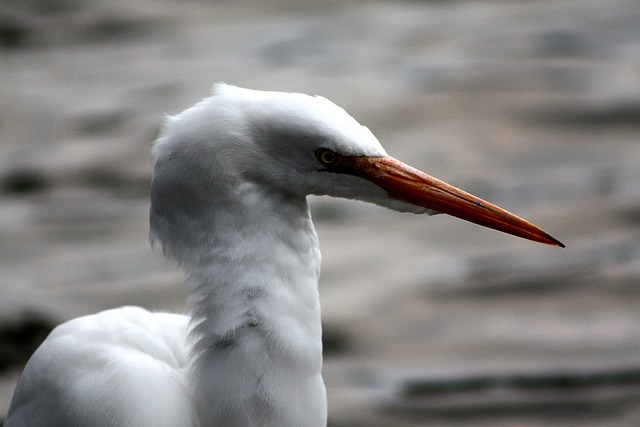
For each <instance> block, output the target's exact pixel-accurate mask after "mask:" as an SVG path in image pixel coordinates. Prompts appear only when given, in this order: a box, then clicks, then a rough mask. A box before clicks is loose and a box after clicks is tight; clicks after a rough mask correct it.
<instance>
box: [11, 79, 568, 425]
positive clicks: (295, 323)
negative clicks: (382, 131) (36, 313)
mask: <svg viewBox="0 0 640 427" xmlns="http://www.w3.org/2000/svg"><path fill="white" fill-rule="evenodd" d="M153 154H154V159H155V169H154V177H153V181H152V189H151V214H150V222H151V239H152V241H154V242H158V243H159V244H160V245H161V246H162V249H163V251H164V252H165V254H166V255H167V256H169V257H171V258H173V259H175V260H176V261H177V262H178V263H179V264H180V265H181V267H182V268H183V269H184V270H185V272H186V274H187V277H188V281H189V282H190V283H191V285H192V290H191V292H190V302H191V305H192V311H191V313H190V315H189V316H188V317H187V316H181V315H174V314H166V313H150V312H148V311H146V310H143V309H141V308H136V307H124V308H120V309H114V310H107V311H104V312H101V313H98V314H96V315H92V316H85V317H81V318H78V319H74V320H71V321H69V322H67V323H65V324H63V325H60V326H59V327H57V328H56V329H55V330H54V331H53V332H52V333H51V334H50V336H49V337H48V338H47V340H46V341H45V342H44V343H43V344H42V346H41V347H40V348H39V349H38V350H37V351H36V353H35V354H34V355H33V357H32V358H31V359H30V361H29V362H28V364H27V366H26V368H25V370H24V372H23V374H22V377H21V379H20V382H19V384H18V387H17V389H16V392H15V395H14V398H13V401H12V403H11V407H10V411H9V415H8V419H7V421H6V424H5V426H7V427H16V426H30V427H33V426H77V427H83V426H101V427H104V426H114V427H115V426H118V427H122V426H131V427H133V426H136V427H140V426H154V427H158V426H202V427H204V426H214V427H215V426H240V427H241V426H279V427H286V426H306V427H313V426H324V425H326V422H327V404H326V393H325V387H324V383H323V381H322V376H321V369H322V342H321V322H320V305H319V301H318V290H317V283H318V277H319V272H320V252H319V248H318V241H317V237H316V234H315V230H314V227H313V223H312V221H311V216H310V214H309V209H308V206H307V202H306V196H307V195H309V194H316V195H325V194H326V195H332V196H336V197H345V198H353V199H360V200H365V201H369V202H373V203H377V204H379V205H382V206H386V207H389V208H392V209H395V210H399V211H409V212H414V213H423V212H428V213H437V212H443V213H448V214H451V215H454V216H458V217H461V218H463V219H467V220H470V221H472V222H476V223H478V224H481V225H484V226H488V227H491V228H495V229H498V230H501V231H505V232H507V233H511V234H514V235H518V236H521V237H524V238H527V239H531V240H536V241H539V242H542V243H547V244H552V245H558V246H562V244H561V243H560V242H559V241H557V240H556V239H554V238H553V237H551V236H549V235H548V234H546V233H544V232H543V231H541V230H540V229H538V228H537V227H535V226H533V225H532V224H530V223H528V222H526V221H524V220H522V219H520V218H518V217H516V216H514V215H512V214H509V213H508V212H506V211H504V210H502V209H500V208H498V207H496V206H493V205H491V204H489V203H487V202H485V201H482V200H480V199H478V198H475V197H474V196H471V195H469V194H468V193H465V192H463V191H461V190H459V189H456V188H455V187H452V186H449V185H447V184H445V183H443V182H441V181H438V180H436V179H434V178H432V177H429V176H428V175H426V174H423V173H421V172H419V171H416V170H415V169H412V168H410V167H408V166H406V165H404V164H402V163H400V162H398V161H397V160H395V159H393V158H391V157H389V156H387V154H386V152H385V151H384V149H383V148H382V146H381V145H380V143H379V142H378V141H377V139H376V138H375V137H374V136H373V134H372V133H371V132H370V131H369V130H368V129H367V128H365V127H363V126H361V125H359V124H358V123H357V122H356V121H355V120H354V119H353V118H352V117H351V116H349V115H348V114H347V113H346V112H345V111H344V110H342V109H341V108H339V107H337V106H336V105H335V104H333V103H331V102H330V101H327V100H326V99H324V98H320V97H310V96H307V95H302V94H288V93H278V92H260V91H252V90H247V89H241V88H236V87H231V86H226V85H217V86H216V88H215V91H214V95H213V96H212V97H210V98H206V99H205V100H203V101H202V102H200V103H198V104H196V105H195V106H194V107H192V108H189V109H187V110H186V111H184V112H183V113H181V114H179V115H178V116H176V117H171V118H168V119H167V121H166V125H165V129H164V130H163V132H162V134H161V136H160V138H159V139H158V140H157V142H156V144H155V146H154V149H153Z"/></svg>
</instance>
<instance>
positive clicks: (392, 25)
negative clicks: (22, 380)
mask: <svg viewBox="0 0 640 427" xmlns="http://www.w3.org/2000/svg"><path fill="white" fill-rule="evenodd" d="M216 81H224V82H226V83H230V84H235V85H240V86H246V87H250V88H255V89H273V90H283V91H300V92H306V93H310V94H320V95H323V96H325V97H327V98H329V99H331V100H333V101H334V102H336V103H337V104H338V105H341V106H343V107H344V108H345V109H346V110H347V111H349V112H350V113H351V114H352V115H353V116H354V117H356V119H358V120H359V121H360V122H361V123H362V124H364V125H367V126H368V127H370V128H371V130H372V131H373V133H374V134H376V135H377V136H378V138H379V140H380V141H381V142H382V144H383V145H384V146H385V147H386V148H387V151H388V152H389V153H390V154H391V155H393V156H395V157H397V158H399V159H401V160H404V161H406V162H408V163H410V164H412V165H413V166H416V167H418V168H420V169H422V170H424V171H426V172H428V173H430V174H432V175H434V176H437V177H439V178H441V179H443V180H446V181H448V182H450V183H452V184H454V185H456V186H459V187H461V188H464V189H466V190H468V191H470V192H472V193H475V194H477V195H478V196H480V197H483V198H486V199H488V200H489V201H492V202H494V203H497V204H499V205H501V206H503V207H504V208H506V209H508V210H510V211H512V212H514V213H517V214H519V215H521V216H523V217H525V218H527V219H529V220H531V221H533V222H534V223H536V224H537V225H539V226H541V227H542V228H544V229H545V230H546V231H548V232H549V233H551V234H553V235H554V236H556V237H557V238H558V239H560V240H561V241H563V242H564V243H565V244H566V245H567V248H566V249H558V248H552V247H545V246H542V245H537V244H534V243H531V242H528V241H524V240H520V239H517V238H514V237H510V236H506V235H503V234H501V233H498V232H495V231H490V230H485V229H482V228H480V227H477V226H474V225H470V224H467V223H463V222H461V221H459V220H456V219H453V218H450V217H444V216H438V217H433V218H428V217H423V216H413V215H409V214H398V213H394V212H389V211H385V210H384V209H381V208H377V207H375V206H369V205H366V204H362V203H355V202H345V201H340V200H333V199H320V198H318V199H313V200H311V203H312V208H313V214H314V218H315V221H316V226H317V229H318V233H319V236H320V240H321V246H322V250H323V276H322V279H321V284H320V288H321V289H320V292H321V297H322V304H323V320H324V330H325V380H326V383H327V387H328V394H329V405H330V411H329V419H330V425H331V426H374V427H376V426H420V425H439V426H454V425H471V426H516V425H517V426H521V425H527V426H536V425H539V426H543V425H556V426H558V425H560V426H562V425H567V426H571V425H582V426H637V425H640V406H639V404H640V3H639V2H638V1H637V0H512V1H507V0H504V1H500V0H480V1H455V0H451V1H446V0H440V1H426V0H425V1H418V0H413V1H409V0H406V1H401V0H397V1H364V0H347V1H343V0H340V1H338V0H335V1H331V0H330V1H323V2H315V1H311V0H308V1H293V0H279V1H275V0H274V1H257V0H237V1H233V0H227V1H213V0H211V1H206V0H138V1H135V2H132V1H129V0H2V2H1V3H0V419H2V417H3V415H4V414H5V413H6V410H7V407H8V405H9V402H10V396H11V394H12V392H13V387H14V385H15V381H16V380H17V378H18V376H19V373H20V369H21V367H22V366H23V365H24V363H25V361H26V358H27V357H28V355H29V354H30V353H31V352H32V351H33V349H34V348H35V346H36V345H37V344H38V343H39V342H40V341H41V340H42V339H43V337H44V336H46V334H47V333H48V331H49V330H50V329H51V328H52V327H53V326H54V325H56V324H58V323H59V322H62V321H64V320H67V319H69V318H71V317H75V316H79V315H83V314H87V313H93V312H96V311H99V310H102V309H106V308H111V307H116V306H120V305H125V304H136V305H142V306H144V307H147V308H150V309H158V310H171V311H184V310H185V309H186V307H185V303H184V298H185V295H186V292H187V287H186V285H184V284H183V278H182V274H181V273H180V271H178V269H177V267H176V266H175V265H173V264H172V263H170V262H168V261H165V260H164V259H163V258H162V256H161V255H160V254H158V253H154V252H152V251H151V249H150V248H149V244H148V240H147V233H148V224H147V215H148V206H149V202H148V189H149V180H150V176H151V162H150V158H149V148H150V146H151V143H152V141H153V140H154V138H155V137H156V135H157V133H158V129H159V127H160V125H161V122H162V118H163V115H164V114H165V113H168V114H174V113H178V112H180V111H182V110H183V109H185V108H186V107H188V106H190V105H191V104H193V103H195V102H196V101H198V100H199V99H201V98H202V97H204V96H206V95H207V94H208V92H209V89H210V87H211V85H212V84H213V83H214V82H216Z"/></svg>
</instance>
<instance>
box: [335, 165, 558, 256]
mask: <svg viewBox="0 0 640 427" xmlns="http://www.w3.org/2000/svg"><path fill="white" fill-rule="evenodd" d="M339 163H340V167H341V168H344V169H348V170H349V172H350V173H352V174H355V175H358V176H361V177H363V178H366V179H368V180H369V181H371V182H373V183H375V184H376V185H378V186H380V187H382V188H384V189H385V190H386V191H387V192H388V193H389V196H390V197H392V198H394V199H396V200H400V201H403V202H406V203H410V204H412V205H416V206H420V207H423V208H426V209H429V210H432V211H436V212H440V213H445V214H448V215H451V216H455V217H457V218H460V219H464V220H466V221H469V222H473V223H475V224H478V225H482V226H484V227H488V228H492V229H494V230H499V231H502V232H505V233H508V234H511V235H514V236H518V237H522V238H524V239H528V240H533V241H534V242H539V243H544V244H547V245H553V246H560V247H561V248H564V247H565V246H564V244H562V242H560V241H559V240H558V239H556V238H555V237H553V236H551V235H549V234H547V233H545V232H544V231H542V230H541V229H540V228H538V227H536V226H535V225H533V224H531V223H530V222H529V221H526V220H524V219H522V218H520V217H518V216H516V215H514V214H512V213H510V212H507V211H506V210H504V209H502V208H500V207H498V206H496V205H493V204H491V203H489V202H486V201H484V200H482V199H480V198H479V197H476V196H474V195H472V194H469V193H467V192H466V191H463V190H460V189H459V188H456V187H454V186H452V185H449V184H447V183H446V182H443V181H440V180H438V179H436V178H434V177H432V176H429V175H427V174H426V173H423V172H420V171H419V170H417V169H414V168H412V167H411V166H408V165H406V164H404V163H402V162H400V161H398V160H396V159H394V158H393V157H361V156H353V157H350V156H344V157H341V158H340V159H339Z"/></svg>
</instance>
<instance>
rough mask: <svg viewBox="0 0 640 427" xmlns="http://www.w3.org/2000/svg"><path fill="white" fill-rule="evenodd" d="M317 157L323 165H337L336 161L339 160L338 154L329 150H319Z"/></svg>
mask: <svg viewBox="0 0 640 427" xmlns="http://www.w3.org/2000/svg"><path fill="white" fill-rule="evenodd" d="M316 155H317V156H318V160H319V161H320V163H322V164H323V165H330V164H332V163H335V161H336V160H337V159H338V156H337V155H336V153H334V152H333V151H331V150H327V149H322V150H318V152H317V154H316Z"/></svg>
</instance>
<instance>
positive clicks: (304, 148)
mask: <svg viewBox="0 0 640 427" xmlns="http://www.w3.org/2000/svg"><path fill="white" fill-rule="evenodd" d="M154 153H155V158H156V172H157V171H158V164H160V163H163V162H166V161H167V159H172V161H173V162H174V163H175V162H177V161H179V162H180V164H182V166H183V167H189V168H190V172H189V173H190V174H192V175H193V177H195V178H193V177H192V178H190V180H191V181H192V182H193V181H197V182H198V183H199V184H197V183H194V184H192V186H193V185H199V186H201V187H202V188H205V189H206V188H210V189H213V188H216V189H219V188H223V189H226V190H225V191H229V190H230V188H229V187H234V186H238V185H244V184H247V185H251V186H254V187H255V188H261V189H263V190H264V191H268V192H274V193H279V194H281V195H285V196H290V197H302V198H303V197H305V196H307V195H309V194H314V195H329V196H335V197H342V198H350V199H357V200H363V201H367V202H371V203H375V204H378V205H381V206H384V207H387V208H390V209H394V210H398V211H405V212H413V213H428V214H437V213H444V214H448V215H452V216H454V217H457V218H460V219H463V220H466V221H470V222H473V223H476V224H479V225H482V226H485V227H488V228H492V229H495V230H499V231H502V232H505V233H508V234H512V235H515V236H519V237H523V238H525V239H529V240H533V241H536V242H540V243H545V244H550V245H555V246H561V247H564V245H563V244H562V243H561V242H560V241H558V240H557V239H555V238H554V237H552V236H550V235H549V234H547V233H545V232H544V231H542V230H541V229H539V228H538V227H536V226H535V225H533V224H531V223H530V222H528V221H526V220H524V219H522V218H519V217H517V216H516V215H514V214H511V213H509V212H507V211H506V210H504V209H502V208H500V207H498V206H496V205H493V204H491V203H489V202H487V201H485V200H482V199H480V198H478V197H476V196H473V195H471V194H469V193H467V192H465V191H463V190H461V189H459V188H456V187H454V186H452V185H449V184H447V183H445V182H443V181H440V180H438V179H436V178H434V177H432V176H430V175H428V174H426V173H424V172H421V171H419V170H417V169H414V168H412V167H411V166H408V165H406V164H404V163H402V162H401V161H399V160H396V159H394V158H393V157H391V156H389V155H388V154H387V153H386V151H385V150H384V148H383V147H382V145H381V144H380V143H379V141H378V140H377V139H376V137H375V136H374V135H373V134H372V133H371V132H370V131H369V129H368V128H366V127H364V126H362V125H360V124H359V123H358V122H357V121H356V120H355V119H354V118H353V117H351V116H350V115H349V114H348V113H347V112H345V110H343V109H342V108H340V107H338V106H337V105H335V104H334V103H332V102H330V101H328V100H327V99H325V98H322V97H317V96H316V97H313V96H308V95H303V94H297V93H282V92H264V91H254V90H249V89H242V88H238V87H233V86H227V85H223V84H218V85H216V87H215V89H214V94H213V96H211V97H209V98H206V99H205V100H203V101H202V102H201V103H199V104H196V105H195V106H194V107H192V108H190V109H188V110H186V111H185V112H183V113H181V114H180V115H178V116H176V117H175V118H172V119H170V120H169V121H168V123H167V125H166V128H165V130H164V132H163V135H161V137H160V138H159V139H158V141H157V142H156V145H155V147H154ZM177 159H182V160H177ZM175 169H176V168H175V166H174V167H173V170H175ZM156 175H157V174H156ZM182 175H184V173H183V174H182Z"/></svg>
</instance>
